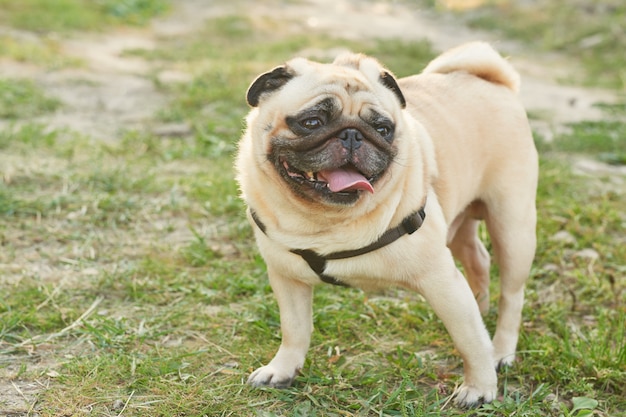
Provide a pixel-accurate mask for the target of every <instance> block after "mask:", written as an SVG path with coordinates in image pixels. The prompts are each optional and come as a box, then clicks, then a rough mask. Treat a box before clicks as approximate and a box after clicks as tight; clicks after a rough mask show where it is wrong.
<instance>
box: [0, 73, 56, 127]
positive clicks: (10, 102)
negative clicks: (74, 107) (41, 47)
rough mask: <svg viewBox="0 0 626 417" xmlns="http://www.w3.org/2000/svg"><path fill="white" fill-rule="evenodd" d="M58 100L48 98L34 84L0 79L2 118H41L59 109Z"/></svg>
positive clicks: (22, 80)
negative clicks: (44, 114) (42, 115)
mask: <svg viewBox="0 0 626 417" xmlns="http://www.w3.org/2000/svg"><path fill="white" fill-rule="evenodd" d="M60 104H61V103H60V102H59V100H57V99H54V98H51V97H48V96H47V95H46V94H45V93H44V92H43V91H42V90H41V88H39V87H38V86H37V85H35V83H34V82H32V81H31V80H26V79H10V80H9V79H2V78H0V118H3V119H16V118H29V117H34V116H39V115H41V114H43V113H47V112H51V111H54V110H56V109H57V108H59V106H60Z"/></svg>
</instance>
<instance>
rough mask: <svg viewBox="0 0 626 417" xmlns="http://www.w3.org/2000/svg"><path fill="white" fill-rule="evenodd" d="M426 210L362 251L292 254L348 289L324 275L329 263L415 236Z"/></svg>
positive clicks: (300, 251) (262, 226)
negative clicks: (403, 237)
mask: <svg viewBox="0 0 626 417" xmlns="http://www.w3.org/2000/svg"><path fill="white" fill-rule="evenodd" d="M424 208H425V205H424V206H422V207H421V208H420V209H419V210H417V211H415V212H413V213H411V214H409V215H408V216H407V217H405V218H404V219H403V220H402V221H401V222H400V224H399V225H398V226H396V227H394V228H392V229H389V230H387V231H386V232H385V233H383V234H382V236H381V237H380V238H378V240H376V241H375V242H373V243H371V244H369V245H367V246H365V247H362V248H360V249H353V250H345V251H339V252H333V253H329V254H328V255H320V254H318V253H317V252H315V251H313V250H311V249H291V250H290V252H292V253H295V254H296V255H300V256H301V257H302V259H304V261H305V262H306V263H307V264H308V265H309V267H310V268H311V269H312V270H313V271H314V272H315V273H316V274H317V275H318V276H319V278H320V279H321V280H322V281H324V282H326V283H328V284H333V285H339V286H343V287H347V286H348V285H347V284H345V283H343V282H341V281H340V280H338V279H337V278H335V277H332V276H330V275H326V274H324V270H326V264H327V262H328V261H329V260H336V259H346V258H353V257H355V256H359V255H364V254H366V253H369V252H373V251H375V250H377V249H380V248H382V247H385V246H387V245H389V244H391V243H393V242H395V241H396V240H398V239H400V238H401V237H402V236H404V235H407V234H408V235H410V234H413V233H414V232H415V231H416V230H417V229H419V228H420V227H421V226H422V224H423V223H424V219H425V218H426V212H425V211H424ZM250 215H251V216H252V220H254V223H255V224H256V225H257V227H258V228H259V229H260V230H261V231H262V232H263V233H265V234H266V235H267V232H266V227H265V224H263V222H262V221H261V220H260V219H259V217H258V216H257V214H256V212H255V211H254V210H253V209H250Z"/></svg>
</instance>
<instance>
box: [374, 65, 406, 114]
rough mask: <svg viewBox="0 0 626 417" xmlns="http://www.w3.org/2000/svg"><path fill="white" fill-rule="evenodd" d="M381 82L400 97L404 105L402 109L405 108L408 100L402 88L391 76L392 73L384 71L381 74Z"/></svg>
mask: <svg viewBox="0 0 626 417" xmlns="http://www.w3.org/2000/svg"><path fill="white" fill-rule="evenodd" d="M380 82H381V83H383V85H384V86H385V87H387V88H388V89H390V90H391V91H393V92H394V94H395V95H396V96H397V97H398V100H400V104H401V105H402V108H405V107H406V100H405V99H404V94H402V90H400V87H399V86H398V82H397V81H396V79H395V78H394V77H393V75H391V73H390V72H387V71H383V72H382V73H381V74H380Z"/></svg>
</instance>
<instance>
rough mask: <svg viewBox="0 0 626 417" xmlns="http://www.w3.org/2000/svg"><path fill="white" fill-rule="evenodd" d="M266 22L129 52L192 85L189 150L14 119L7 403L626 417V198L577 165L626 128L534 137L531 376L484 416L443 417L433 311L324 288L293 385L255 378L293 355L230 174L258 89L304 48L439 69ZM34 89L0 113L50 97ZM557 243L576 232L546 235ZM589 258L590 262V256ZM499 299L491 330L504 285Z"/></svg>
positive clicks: (446, 364) (450, 364)
mask: <svg viewBox="0 0 626 417" xmlns="http://www.w3.org/2000/svg"><path fill="white" fill-rule="evenodd" d="M29 4H30V3H29ZM98 4H102V3H98ZM264 23H265V25H264V26H263V27H265V29H263V28H261V27H257V26H256V25H255V24H254V23H253V21H250V20H248V19H245V18H242V17H224V18H220V19H216V20H212V21H209V22H207V26H206V28H205V29H203V30H202V31H201V32H199V33H197V34H190V35H186V36H180V37H176V38H170V39H164V40H161V41H160V44H159V47H158V48H157V49H155V50H154V51H148V52H146V51H141V52H140V51H133V52H132V53H133V54H135V55H137V56H141V57H143V58H144V59H146V60H148V61H149V62H151V63H152V64H153V65H154V66H155V68H163V67H164V68H168V67H169V66H172V67H177V68H187V69H190V70H193V71H194V72H193V73H194V78H193V80H191V81H190V82H188V83H183V84H180V85H160V84H159V85H158V87H159V88H161V89H162V92H163V93H165V94H168V95H169V97H170V101H169V104H168V105H167V106H166V107H165V108H163V109H162V110H161V111H159V112H158V114H156V115H155V120H156V121H157V122H164V121H167V122H169V121H172V122H183V121H184V122H186V123H189V125H190V126H192V132H191V134H190V135H189V137H187V138H161V137H156V136H154V135H153V134H151V133H150V131H149V130H147V129H146V130H143V129H140V130H132V131H127V132H124V133H122V134H121V135H120V137H118V138H117V140H116V141H111V142H97V141H95V140H94V139H93V138H91V137H88V136H84V135H79V134H77V133H75V132H71V131H68V130H61V129H56V130H55V129H50V128H47V127H46V126H43V125H41V124H37V123H32V122H29V121H27V120H25V117H24V113H25V112H24V111H22V112H15V115H14V116H13V117H15V121H16V122H21V123H19V124H16V125H14V126H8V127H4V128H2V130H0V174H1V175H0V178H2V181H0V246H1V249H2V250H1V251H0V268H1V269H0V387H6V388H7V391H6V392H7V393H9V392H13V391H14V388H13V385H12V383H15V384H16V385H19V384H20V383H21V382H28V383H33V384H37V385H38V386H45V387H46V388H45V389H41V390H40V391H39V392H38V395H37V397H36V402H35V403H32V402H31V403H29V404H27V405H25V406H24V408H23V409H22V410H20V412H21V413H22V414H28V409H29V408H31V407H32V408H33V410H35V411H36V413H37V414H39V415H41V416H59V415H68V416H69V415H72V416H73V415H86V414H89V415H102V416H112V415H115V416H116V415H125V416H145V415H151V416H182V415H186V416H204V415H206V416H249V415H258V416H267V417H269V416H282V415H289V416H346V415H354V416H413V415H419V416H514V415H515V416H519V415H526V416H538V415H542V416H555V417H557V416H580V417H582V416H587V415H595V416H611V417H612V416H619V415H623V410H624V409H626V400H625V398H626V391H625V388H624V387H626V342H625V340H626V335H625V334H624V328H625V327H626V310H625V308H624V305H625V304H624V301H625V300H624V297H625V290H624V283H623V279H622V278H623V276H624V274H626V269H625V266H624V259H626V249H625V248H626V245H624V236H623V232H622V231H623V230H624V223H625V222H626V218H625V217H624V207H625V206H626V193H625V192H624V190H623V187H622V188H620V187H621V186H620V185H619V184H620V183H619V181H617V182H612V181H609V179H608V178H604V177H593V176H580V175H576V174H575V173H573V171H572V169H571V162H570V161H571V157H572V155H573V154H576V155H580V154H581V153H584V154H593V155H601V154H605V153H613V154H618V155H619V154H623V148H621V147H620V146H622V145H621V144H622V142H620V140H619V138H620V135H621V132H622V129H623V126H622V125H616V124H614V123H615V122H614V121H609V120H607V121H603V122H594V123H593V124H589V123H583V124H580V125H575V126H572V130H571V132H570V133H567V134H564V135H562V136H560V137H558V138H556V139H555V141H554V142H552V143H549V144H547V143H543V142H541V141H538V145H539V148H540V150H541V158H542V159H541V179H540V184H539V194H538V197H539V198H538V209H539V225H538V235H539V246H538V251H537V256H536V261H535V264H534V268H533V271H532V276H531V278H530V280H529V283H528V289H527V303H526V305H525V308H524V326H523V329H522V333H521V339H520V346H519V350H520V352H519V358H520V360H519V362H518V363H516V364H515V366H513V367H512V368H510V369H506V370H504V371H503V372H501V374H500V382H499V384H500V386H499V394H500V396H499V398H498V400H497V401H495V402H494V403H493V404H491V405H486V406H483V407H482V408H479V409H475V410H469V411H465V410H459V409H457V408H455V407H454V406H453V405H452V404H450V403H448V400H449V396H450V394H451V393H452V392H453V390H454V388H455V386H456V385H457V384H458V383H460V380H461V363H460V360H459V358H458V355H457V353H456V352H455V350H454V347H453V346H452V343H451V340H450V337H449V335H448V334H447V333H446V331H445V329H444V328H443V326H442V324H441V323H440V322H439V320H438V319H437V318H436V317H435V315H434V313H433V312H432V310H431V309H430V307H429V306H428V305H427V304H426V303H425V302H424V301H423V300H422V299H421V297H419V296H417V295H416V294H413V293H407V292H404V291H392V292H390V293H389V294H388V295H386V296H374V295H366V294H364V293H362V292H360V291H357V290H352V289H337V288H335V287H330V286H320V287H319V288H318V289H316V297H315V313H314V322H315V327H316V332H315V333H314V335H313V340H312V344H311V349H310V352H309V355H308V358H307V362H306V364H305V367H304V369H303V371H302V374H301V375H300V376H299V377H298V378H297V380H296V383H295V385H294V387H293V388H290V389H287V390H275V389H253V388H251V387H249V386H247V385H246V384H245V379H246V378H247V376H248V375H249V373H250V372H251V371H252V370H253V369H254V368H255V367H257V366H259V365H260V364H262V363H267V361H268V360H269V359H271V357H272V355H273V353H274V352H275V349H276V348H277V347H278V344H279V343H280V328H279V316H278V309H277V307H276V303H275V301H274V299H273V295H272V293H271V289H270V286H269V283H268V280H267V277H266V271H265V266H264V263H263V261H262V259H260V257H259V255H258V253H257V251H256V248H255V246H254V242H253V238H252V233H251V230H250V227H249V226H248V224H247V222H246V220H245V217H244V207H243V204H242V203H241V201H240V200H239V199H238V198H237V193H238V191H237V186H236V184H235V182H234V179H233V172H232V157H233V151H234V149H235V144H236V141H237V139H238V137H239V135H240V133H241V129H242V117H243V116H244V114H245V113H246V111H247V106H246V104H245V101H244V95H245V89H246V87H247V86H248V85H249V83H250V81H251V80H252V79H253V77H254V76H255V75H256V74H258V73H259V72H261V71H265V70H267V69H269V68H272V67H273V66H275V65H277V64H278V63H280V62H282V61H284V60H286V59H288V58H290V57H291V56H293V55H295V54H297V53H299V52H300V51H311V50H312V49H320V50H323V49H325V48H329V47H335V46H337V45H339V46H344V47H348V48H350V49H355V50H361V51H365V52H368V53H371V54H373V55H375V56H377V57H379V58H380V59H381V61H383V62H384V63H385V64H386V65H387V66H389V67H390V68H391V69H392V70H394V71H395V72H396V73H398V74H400V75H403V74H407V73H409V72H412V71H413V69H412V68H413V66H414V69H415V70H417V69H419V68H420V67H421V66H423V63H424V62H426V61H427V60H428V59H429V58H430V57H431V56H432V51H431V50H430V48H429V47H428V44H427V43H423V42H416V43H406V42H401V41H396V40H391V41H384V42H382V41H381V42H377V41H371V42H369V41H363V42H358V43H357V42H354V41H349V42H348V41H344V40H341V39H339V40H336V39H332V38H329V37H326V36H317V35H315V34H308V35H307V36H306V37H304V36H302V37H299V36H291V37H288V38H285V37H284V36H282V35H281V33H280V31H279V30H278V29H279V28H280V24H279V22H264ZM207 39H211V41H210V42H207ZM253 52H254V54H253V55H251V54H252V53H253ZM251 56H253V58H250V57H251ZM35 90H36V91H37V92H31V93H29V95H27V96H28V97H30V99H29V100H26V101H27V102H28V103H22V102H20V101H17V102H16V103H17V104H15V105H13V106H7V108H8V109H12V108H13V107H15V108H20V106H27V105H31V104H32V103H37V102H41V101H42V100H40V99H36V100H35V99H33V98H34V97H44V98H45V97H47V95H46V94H45V92H42V91H41V90H39V89H35ZM35 90H34V91H35ZM43 101H45V100H43ZM31 102H32V103H31ZM20 103H21V104H20ZM5 106H6V104H5ZM35 108H38V109H39V110H37V111H38V112H44V113H45V112H48V111H51V109H49V108H47V107H45V106H41V105H40V104H37V105H36V106H35ZM608 111H614V112H618V113H619V112H621V111H623V110H622V109H621V108H620V107H619V106H617V107H612V108H611V109H607V112H608ZM616 132H618V133H616ZM613 137H614V138H617V139H616V140H613V139H611V138H613ZM559 232H567V233H568V234H569V236H570V237H571V238H570V239H569V240H562V239H561V240H559V239H555V236H557V234H558V233H559ZM590 249H592V250H593V251H595V252H594V253H597V254H598V258H597V259H592V258H586V257H585V256H584V254H585V253H589V250H590ZM585 251H586V252H585ZM492 294H493V300H492V301H493V302H492V308H491V311H490V314H489V315H488V316H487V318H486V324H487V326H488V328H489V329H490V330H491V331H493V329H494V326H495V304H494V303H495V301H496V296H497V294H498V290H497V286H496V284H495V283H494V284H493V291H492ZM3 401H4V400H3V397H2V395H0V410H3V408H4V407H5V404H4V403H3ZM620 413H622V414H620ZM33 414H34V412H31V415H33Z"/></svg>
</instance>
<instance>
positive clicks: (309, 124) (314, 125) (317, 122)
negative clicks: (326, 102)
mask: <svg viewBox="0 0 626 417" xmlns="http://www.w3.org/2000/svg"><path fill="white" fill-rule="evenodd" d="M300 126H302V127H303V128H305V129H307V130H315V129H319V128H320V127H322V126H324V121H323V120H322V119H320V118H319V117H309V118H307V119H304V120H301V121H300Z"/></svg>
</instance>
